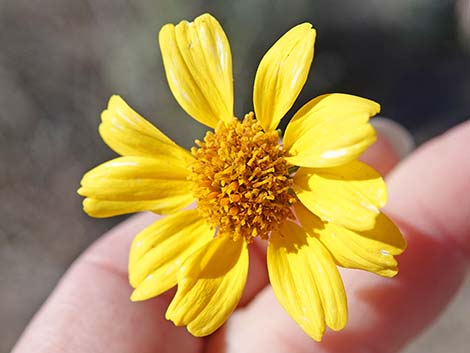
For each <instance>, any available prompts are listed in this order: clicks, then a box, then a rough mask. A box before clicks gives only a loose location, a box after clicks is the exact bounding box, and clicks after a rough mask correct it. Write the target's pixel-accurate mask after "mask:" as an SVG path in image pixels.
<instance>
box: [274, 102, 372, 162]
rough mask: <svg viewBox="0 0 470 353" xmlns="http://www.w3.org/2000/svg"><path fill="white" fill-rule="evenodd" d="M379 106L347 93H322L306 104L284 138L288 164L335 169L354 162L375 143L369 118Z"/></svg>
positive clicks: (288, 127) (287, 129)
mask: <svg viewBox="0 0 470 353" xmlns="http://www.w3.org/2000/svg"><path fill="white" fill-rule="evenodd" d="M379 111H380V105H379V104H377V103H375V102H373V101H371V100H368V99H364V98H360V97H356V96H351V95H348V94H339V93H333V94H325V95H323V96H320V97H317V98H315V99H313V100H311V101H310V102H308V103H307V104H305V105H304V106H303V107H302V108H301V109H300V110H299V111H298V112H297V113H296V114H295V116H294V117H293V118H292V120H291V122H290V123H289V125H288V126H287V128H286V132H285V135H284V141H283V143H284V147H285V149H286V150H287V152H288V155H289V157H287V158H286V159H287V161H288V162H289V163H291V164H293V165H297V166H301V167H311V168H321V167H334V166H337V165H341V164H344V163H347V162H349V161H352V160H354V159H356V158H357V157H358V156H359V155H360V154H361V153H362V152H364V150H365V149H366V148H367V147H369V146H370V145H371V144H372V143H374V141H375V131H374V129H373V128H372V126H371V125H370V124H369V123H368V121H369V118H370V117H372V116H374V115H376V114H377V113H378V112H379Z"/></svg>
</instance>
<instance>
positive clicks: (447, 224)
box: [209, 123, 470, 353]
mask: <svg viewBox="0 0 470 353" xmlns="http://www.w3.org/2000/svg"><path fill="white" fill-rule="evenodd" d="M469 139H470V123H466V124H463V125H461V126H459V127H457V128H455V129H453V130H452V131H450V132H448V133H447V134H445V135H444V136H442V137H440V138H438V139H435V140H433V141H432V142H429V143H428V144H426V145H425V146H423V147H422V148H420V149H419V150H418V151H416V152H415V153H414V154H413V155H411V156H410V157H409V158H408V159H407V160H406V161H405V162H404V163H403V164H402V165H400V166H399V167H398V168H397V169H396V170H395V171H394V172H393V173H392V175H391V176H390V180H389V190H390V201H389V205H388V207H387V211H388V213H389V214H390V215H391V216H392V218H393V219H394V220H395V221H396V222H397V223H398V224H399V226H400V227H401V228H402V229H403V231H404V233H405V235H406V237H407V239H408V249H407V250H406V251H405V253H404V255H403V256H401V257H400V258H399V262H400V273H399V275H398V276H397V277H395V278H393V279H384V278H381V277H378V276H375V275H373V274H369V273H365V272H359V271H352V270H344V271H342V275H343V279H344V281H345V287H346V290H347V294H348V302H349V309H350V310H349V315H350V318H349V323H348V325H347V327H346V328H345V329H344V330H342V331H340V332H328V333H327V334H326V335H325V337H324V341H323V342H322V343H321V344H316V343H314V342H313V341H312V340H311V339H310V338H309V337H307V336H306V335H305V334H304V333H303V332H302V331H301V330H300V328H298V327H297V325H296V324H295V323H294V322H293V321H292V320H291V319H290V318H289V317H288V316H287V314H285V312H284V311H283V310H282V308H281V307H280V305H279V304H278V303H277V300H276V299H275V297H274V294H273V292H272V290H271V289H270V288H269V287H266V288H265V289H264V290H263V291H262V292H260V294H259V295H258V296H257V297H256V298H255V299H254V300H253V301H252V302H251V304H250V305H249V306H247V307H246V308H245V309H244V310H240V311H238V312H237V313H236V314H234V315H233V316H232V318H231V319H230V321H229V322H228V324H227V325H226V327H225V330H224V332H221V333H219V334H218V335H215V336H214V338H213V340H212V342H211V347H210V348H211V349H212V350H209V351H211V352H215V351H217V348H219V347H220V345H221V344H223V345H226V350H225V352H227V353H232V352H244V353H250V352H260V349H261V348H260V347H262V349H263V351H266V352H273V353H281V352H292V351H295V352H299V353H303V352H315V353H321V352H328V353H339V352H396V351H397V350H398V349H399V348H400V347H402V346H403V345H404V344H405V343H406V342H407V341H408V340H409V339H410V338H411V337H413V336H414V335H415V334H417V333H418V332H419V331H420V330H422V329H423V328H424V327H425V326H426V325H427V324H429V323H430V322H431V321H432V320H433V319H434V318H435V317H436V316H437V314H438V313H439V312H440V311H441V310H442V309H443V308H444V307H445V305H446V304H447V303H448V301H449V300H450V299H451V298H452V296H453V295H454V294H455V292H456V291H457V289H458V287H459V286H460V284H461V283H462V281H463V278H464V275H465V270H466V263H465V261H464V260H463V259H464V256H466V257H467V259H468V257H469V256H470V250H469V248H470V246H469V243H470V240H469V239H470V232H469V229H470V223H469V217H468V215H469V207H470V206H469V204H468V201H469V199H468V181H469V180H470V164H469V163H468V157H467V156H466V154H465V152H464V151H465V150H466V149H465V147H467V150H468V140H469ZM299 270H301V269H299Z"/></svg>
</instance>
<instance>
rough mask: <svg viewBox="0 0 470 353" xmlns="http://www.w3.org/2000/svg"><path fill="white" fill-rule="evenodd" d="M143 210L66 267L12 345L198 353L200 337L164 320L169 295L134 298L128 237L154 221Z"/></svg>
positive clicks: (127, 352)
mask: <svg viewBox="0 0 470 353" xmlns="http://www.w3.org/2000/svg"><path fill="white" fill-rule="evenodd" d="M155 218H156V216H155V215H151V214H144V215H140V216H137V217H133V218H131V219H130V220H129V221H127V222H124V223H122V224H121V225H120V226H118V227H116V228H114V229H113V230H112V231H110V232H109V233H108V234H106V235H105V236H103V238H102V239H100V240H98V241H97V242H96V243H95V244H94V245H93V246H92V247H91V248H90V249H89V250H87V251H86V252H85V253H84V254H83V255H82V256H81V257H80V258H79V259H78V260H77V261H76V262H75V263H74V265H73V266H72V267H71V268H70V269H69V271H68V272H67V273H66V275H65V276H64V277H63V278H62V280H61V281H60V283H59V284H58V286H57V288H56V289H55V291H54V292H53V294H52V295H51V296H50V298H49V299H48V300H47V301H46V303H45V304H44V305H43V307H42V308H41V309H40V311H39V312H38V313H37V314H36V316H35V318H34V319H33V321H32V322H31V323H30V325H29V326H28V328H27V329H26V331H25V332H24V334H23V336H22V338H21V339H20V341H19V342H18V343H17V345H16V347H15V348H14V350H13V352H14V353H23V352H25V353H26V352H38V353H42V352H44V353H45V352H63V353H68V352H103V351H107V352H117V353H134V352H139V353H140V352H152V353H153V352H156V351H158V352H182V351H184V352H199V351H200V349H201V345H202V340H200V339H195V338H193V337H191V336H190V335H189V334H188V333H187V332H186V330H178V329H176V328H175V327H174V326H173V324H171V323H170V322H168V321H166V320H165V318H164V313H165V310H166V307H167V306H168V303H169V299H170V298H171V296H170V295H163V296H160V297H158V298H155V299H152V300H149V301H145V302H140V303H132V302H130V300H129V296H130V294H131V288H130V286H129V283H128V279H127V258H128V252H129V247H130V243H131V241H132V238H133V237H134V235H135V234H136V232H138V231H139V230H141V229H143V228H144V227H145V226H146V225H148V224H150V223H151V222H153V221H154V220H155Z"/></svg>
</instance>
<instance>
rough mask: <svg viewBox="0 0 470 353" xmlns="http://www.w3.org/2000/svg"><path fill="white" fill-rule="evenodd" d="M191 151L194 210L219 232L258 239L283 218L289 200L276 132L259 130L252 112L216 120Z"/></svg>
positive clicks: (286, 172) (289, 182)
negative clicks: (218, 121)
mask: <svg viewBox="0 0 470 353" xmlns="http://www.w3.org/2000/svg"><path fill="white" fill-rule="evenodd" d="M196 144H197V145H198V146H199V148H197V147H193V148H192V149H191V153H192V154H193V156H194V157H196V159H195V162H194V164H193V166H192V173H191V176H190V179H191V180H192V181H193V182H194V184H195V188H194V195H195V197H196V198H197V199H198V209H199V210H200V212H201V214H202V215H203V217H205V218H206V219H207V220H208V222H209V223H210V224H212V225H213V226H214V227H217V228H218V230H219V233H220V234H226V235H228V236H230V237H232V238H233V239H234V240H237V239H239V238H240V237H243V238H245V239H246V240H247V241H248V242H250V241H251V240H252V239H253V238H254V237H256V236H259V237H261V238H263V239H267V238H268V237H269V234H270V232H272V231H273V230H276V229H277V228H278V227H279V225H280V224H281V223H282V222H283V221H284V220H285V219H286V218H287V217H289V216H292V213H291V210H290V205H291V204H292V203H293V202H295V197H294V196H292V194H291V193H290V192H289V190H290V187H291V185H292V179H291V178H290V176H289V170H288V165H287V162H286V161H285V159H284V158H283V155H284V151H283V149H282V145H281V144H280V143H279V134H278V132H277V131H270V132H264V131H263V129H262V127H261V125H260V124H259V123H258V122H257V120H256V119H255V118H254V114H253V113H249V114H247V115H246V116H245V118H244V119H243V121H239V120H238V119H236V118H233V120H232V121H231V122H230V123H223V122H220V123H219V124H218V125H217V127H216V128H215V131H214V132H208V133H207V134H206V136H205V137H204V141H199V140H196Z"/></svg>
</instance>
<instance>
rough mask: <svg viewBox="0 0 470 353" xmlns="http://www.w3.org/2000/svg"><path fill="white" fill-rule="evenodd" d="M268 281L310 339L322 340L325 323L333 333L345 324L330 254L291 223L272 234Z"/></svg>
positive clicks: (338, 281) (342, 294)
mask: <svg viewBox="0 0 470 353" xmlns="http://www.w3.org/2000/svg"><path fill="white" fill-rule="evenodd" d="M268 271H269V279H270V282H271V285H272V287H273V290H274V293H275V294H276V297H277V298H278V300H279V302H280V303H281V304H282V306H283V307H284V309H285V310H286V311H287V312H288V314H289V315H290V316H291V317H292V318H293V319H294V321H295V322H297V324H299V326H300V327H301V328H302V329H303V330H304V331H305V332H306V333H307V334H308V335H309V336H310V337H312V338H313V339H315V340H316V341H321V338H322V336H323V332H324V331H325V322H326V325H328V326H329V327H330V328H332V329H334V330H340V329H342V328H343V327H344V326H345V325H346V322H347V317H348V309H347V302H346V294H345V291H344V287H343V282H342V280H341V277H340V275H339V272H338V269H337V268H336V265H335V263H334V262H333V259H332V258H331V255H330V253H329V252H328V250H326V249H325V247H324V246H323V245H322V244H321V243H320V242H319V241H318V239H316V238H314V237H311V236H308V235H307V234H306V233H305V231H304V230H303V229H302V228H301V227H299V226H298V225H296V224H295V223H292V222H286V223H285V224H284V225H283V226H282V227H281V231H280V233H277V232H275V233H273V235H272V236H271V238H270V242H269V246H268Z"/></svg>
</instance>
